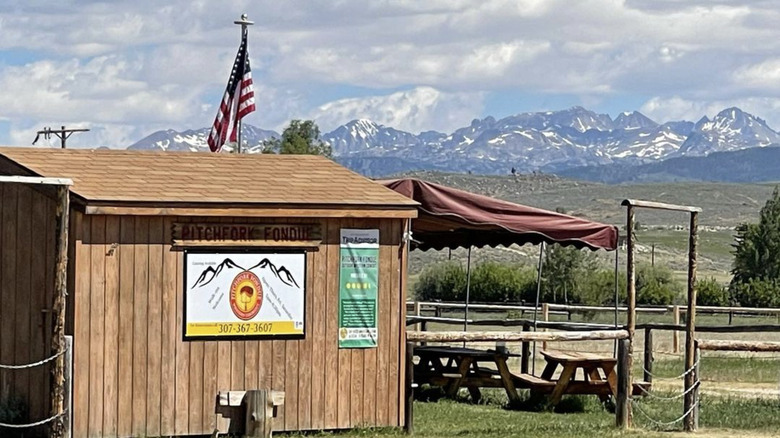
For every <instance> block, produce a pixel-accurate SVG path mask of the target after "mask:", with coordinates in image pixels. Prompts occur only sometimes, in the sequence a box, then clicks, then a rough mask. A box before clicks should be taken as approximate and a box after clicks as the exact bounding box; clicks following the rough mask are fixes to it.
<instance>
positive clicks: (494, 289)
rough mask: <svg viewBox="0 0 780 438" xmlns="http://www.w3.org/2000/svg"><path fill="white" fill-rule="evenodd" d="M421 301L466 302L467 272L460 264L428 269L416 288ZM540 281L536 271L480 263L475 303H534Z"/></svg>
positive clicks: (471, 293) (475, 278)
mask: <svg viewBox="0 0 780 438" xmlns="http://www.w3.org/2000/svg"><path fill="white" fill-rule="evenodd" d="M414 293H415V297H416V299H418V300H423V301H429V300H441V301H464V300H465V299H466V269H465V267H463V265H461V264H460V263H457V262H444V263H438V264H435V265H431V266H430V267H428V268H426V269H424V270H423V271H422V273H421V274H420V278H419V280H418V281H417V283H416V284H415V290H414ZM535 296H536V277H535V275H534V272H533V271H532V270H528V269H518V268H517V267H516V266H512V265H503V264H500V263H495V262H485V263H480V264H478V265H476V266H474V267H473V268H472V272H471V289H470V291H469V298H470V300H471V301H482V302H499V301H503V302H506V301H521V300H526V301H528V300H533V299H534V297H535Z"/></svg>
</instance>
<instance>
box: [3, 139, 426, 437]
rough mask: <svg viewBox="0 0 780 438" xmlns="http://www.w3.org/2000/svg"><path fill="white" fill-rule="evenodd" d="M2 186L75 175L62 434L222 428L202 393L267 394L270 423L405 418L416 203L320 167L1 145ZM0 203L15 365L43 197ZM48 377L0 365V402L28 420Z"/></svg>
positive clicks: (45, 295) (7, 337) (7, 335)
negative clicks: (410, 233) (66, 411)
mask: <svg viewBox="0 0 780 438" xmlns="http://www.w3.org/2000/svg"><path fill="white" fill-rule="evenodd" d="M0 175H27V176H43V177H62V178H70V179H72V180H73V186H72V187H71V210H70V212H71V213H70V228H69V235H70V238H69V246H68V272H67V276H68V287H67V290H68V297H67V309H66V333H67V334H68V335H72V336H73V365H72V369H73V382H72V399H73V402H72V412H71V413H70V414H71V418H72V427H73V436H74V437H75V438H82V437H96V436H107V437H111V436H123V437H124V436H138V437H141V436H169V435H208V434H212V433H213V432H214V431H215V430H219V431H221V432H224V431H225V430H226V427H227V423H228V422H227V420H226V419H224V418H223V417H221V416H219V415H217V414H215V404H216V398H217V394H218V392H219V391H222V390H245V389H256V388H268V389H274V390H280V391H284V392H285V404H284V405H283V406H281V407H279V410H278V417H277V420H276V422H275V424H276V429H277V430H288V431H295V430H319V429H344V428H352V427H356V426H401V425H403V423H404V411H403V409H404V408H403V403H402V400H403V398H404V363H405V361H404V354H405V351H404V350H405V344H404V339H405V338H404V333H405V323H404V321H405V298H406V265H407V252H408V251H407V248H406V245H405V243H404V238H403V237H404V235H405V233H404V231H405V230H406V229H407V228H408V226H409V221H410V220H411V219H412V218H414V217H416V215H417V210H416V206H417V203H416V202H414V201H412V200H410V199H409V198H407V197H404V196H402V195H400V194H398V193H395V192H393V191H392V190H389V189H387V188H385V187H383V186H381V185H380V184H377V183H375V182H372V181H370V180H368V179H366V178H364V177H362V176H360V175H357V174H355V173H353V172H351V171H349V170H347V169H345V168H343V167H341V166H339V165H338V164H335V163H333V162H332V161H330V160H328V159H326V158H323V157H318V156H289V155H288V156H281V155H228V154H203V153H179V152H136V151H119V150H77V149H68V150H62V149H31V148H0ZM0 199H2V203H1V204H0V230H1V232H0V260H2V266H0V364H20V363H30V362H35V361H37V360H40V359H43V358H45V357H48V356H49V351H50V345H51V331H52V322H51V306H52V304H51V303H52V297H53V290H54V271H55V266H54V264H55V263H54V262H55V255H54V254H55V251H54V229H55V225H54V221H55V220H54V218H55V209H56V205H55V200H54V191H53V190H52V189H51V188H50V187H45V186H35V185H24V184H15V183H1V184H0ZM49 380H50V377H49V368H48V366H43V367H37V368H32V369H29V370H0V400H3V399H4V398H7V397H8V396H10V395H14V396H17V397H20V398H21V399H22V400H23V401H24V404H25V405H26V406H27V413H28V415H27V416H28V419H29V420H30V421H35V420H38V419H42V418H46V417H48V416H49V408H48V406H49ZM40 431H42V429H41V430H40ZM26 436H29V435H26Z"/></svg>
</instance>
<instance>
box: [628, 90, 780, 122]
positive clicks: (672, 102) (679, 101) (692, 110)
mask: <svg viewBox="0 0 780 438" xmlns="http://www.w3.org/2000/svg"><path fill="white" fill-rule="evenodd" d="M732 106H736V107H739V108H740V109H742V110H743V111H745V112H747V113H750V114H753V115H754V116H758V117H760V118H762V119H765V120H766V122H767V124H768V125H769V127H770V128H772V129H775V130H780V98H773V97H745V98H738V99H729V100H696V99H686V98H683V97H680V96H673V97H670V98H662V97H654V98H652V99H650V100H648V101H647V102H645V103H644V104H643V105H642V107H641V108H640V111H641V112H642V113H644V114H645V115H647V116H648V117H650V118H651V119H653V120H655V121H658V122H660V123H663V122H667V121H672V120H690V121H694V122H695V121H697V120H698V119H700V118H701V117H702V116H708V117H710V118H712V117H713V116H715V115H716V114H717V113H719V112H720V111H722V110H723V109H725V108H728V107H732Z"/></svg>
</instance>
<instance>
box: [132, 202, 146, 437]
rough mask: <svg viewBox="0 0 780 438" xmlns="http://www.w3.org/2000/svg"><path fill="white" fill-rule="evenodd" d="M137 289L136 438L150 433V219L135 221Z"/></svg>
mask: <svg viewBox="0 0 780 438" xmlns="http://www.w3.org/2000/svg"><path fill="white" fill-rule="evenodd" d="M133 246H134V250H135V255H134V265H133V268H134V271H133V275H134V280H133V282H134V288H133V411H132V416H133V423H132V424H133V426H132V431H133V434H134V435H140V436H143V435H144V434H146V400H147V397H146V387H147V380H146V374H147V371H148V369H147V366H148V362H147V334H148V330H147V329H148V327H149V326H148V320H147V310H148V301H149V295H148V287H149V220H148V219H147V218H135V244H134V245H133Z"/></svg>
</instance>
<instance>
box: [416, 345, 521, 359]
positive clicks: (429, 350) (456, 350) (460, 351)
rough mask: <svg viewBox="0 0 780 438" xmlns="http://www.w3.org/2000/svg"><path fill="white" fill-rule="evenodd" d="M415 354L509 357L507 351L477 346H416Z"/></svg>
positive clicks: (478, 357) (490, 357)
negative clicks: (482, 348) (477, 347)
mask: <svg viewBox="0 0 780 438" xmlns="http://www.w3.org/2000/svg"><path fill="white" fill-rule="evenodd" d="M414 354H416V355H420V356H422V355H427V356H438V357H447V358H449V357H470V358H474V359H490V360H492V359H495V358H496V357H504V358H505V357H507V356H508V355H507V354H505V353H501V352H499V351H495V350H479V349H476V348H463V347H447V346H425V347H415V349H414Z"/></svg>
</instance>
